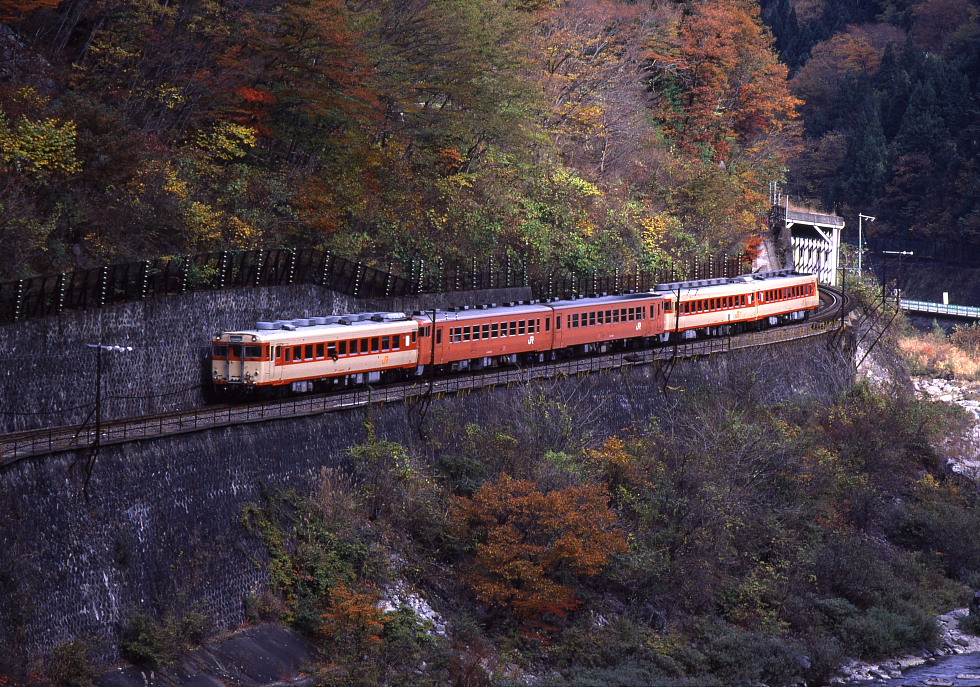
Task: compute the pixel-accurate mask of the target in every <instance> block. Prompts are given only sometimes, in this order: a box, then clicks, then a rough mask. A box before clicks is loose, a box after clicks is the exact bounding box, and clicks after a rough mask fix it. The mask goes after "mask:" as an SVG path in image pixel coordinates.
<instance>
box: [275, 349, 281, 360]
mask: <svg viewBox="0 0 980 687" xmlns="http://www.w3.org/2000/svg"><path fill="white" fill-rule="evenodd" d="M275 358H276V360H278V361H279V362H282V346H276V355H275Z"/></svg>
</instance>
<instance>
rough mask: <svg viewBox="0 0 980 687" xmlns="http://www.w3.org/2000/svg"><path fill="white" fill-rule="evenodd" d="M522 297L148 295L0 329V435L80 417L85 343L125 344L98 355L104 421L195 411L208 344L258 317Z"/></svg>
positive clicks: (89, 390)
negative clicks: (128, 349) (370, 298)
mask: <svg viewBox="0 0 980 687" xmlns="http://www.w3.org/2000/svg"><path fill="white" fill-rule="evenodd" d="M527 298H530V290H529V289H523V288H522V289H505V290H499V291H460V292H457V293H450V294H434V295H421V296H419V297H417V298H397V299H388V300H380V301H366V300H361V301H358V300H354V299H352V298H349V297H347V296H343V295H339V294H336V293H334V292H332V291H328V290H326V289H322V288H319V287H316V286H306V285H301V286H279V287H267V288H257V289H240V290H227V291H209V292H200V293H189V294H185V295H182V296H169V297H166V298H154V299H148V300H145V301H137V302H134V303H126V304H123V305H118V306H111V307H107V308H104V309H101V310H90V311H81V312H69V313H65V314H63V315H61V316H59V317H48V318H43V319H39V320H31V321H27V322H22V323H18V324H11V325H5V326H0V433H9V432H15V431H19V430H25V429H36V428H43V427H53V426H64V425H74V424H81V423H82V422H84V421H85V420H86V418H87V417H88V416H89V413H90V412H91V411H92V409H93V407H94V401H95V387H96V357H95V355H96V354H95V352H94V350H93V349H90V348H88V347H87V346H86V344H87V343H97V342H100V341H101V342H102V343H104V344H113V345H119V346H132V347H133V350H132V351H131V352H124V353H116V352H113V353H109V352H107V353H104V354H103V358H102V364H103V369H102V389H103V392H102V393H103V403H102V417H103V419H106V420H108V419H114V418H121V417H135V416H139V415H146V414H152V413H160V412H167V411H172V410H184V409H187V408H193V407H197V406H200V405H201V404H202V403H203V402H204V399H203V396H202V392H201V389H202V386H201V385H202V381H203V380H204V379H205V378H206V374H209V373H208V372H207V371H206V370H205V364H204V363H205V359H206V356H207V352H208V347H209V345H210V341H211V338H212V337H213V336H214V335H215V334H216V333H218V332H221V331H227V330H229V329H240V328H243V327H253V326H254V325H255V322H257V321H260V320H276V319H291V318H297V317H312V316H317V315H331V314H342V313H349V312H369V311H379V310H385V311H395V312H401V311H407V312H411V311H413V310H417V309H430V308H446V307H449V306H452V305H476V304H480V303H485V302H502V301H510V300H522V299H527Z"/></svg>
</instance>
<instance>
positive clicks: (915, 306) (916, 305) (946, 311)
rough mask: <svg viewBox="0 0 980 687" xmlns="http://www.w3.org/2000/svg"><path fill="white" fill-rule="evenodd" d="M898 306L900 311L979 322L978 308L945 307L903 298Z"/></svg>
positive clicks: (962, 306) (964, 306) (940, 304)
mask: <svg viewBox="0 0 980 687" xmlns="http://www.w3.org/2000/svg"><path fill="white" fill-rule="evenodd" d="M900 304H901V307H902V310H906V311H908V312H912V313H925V314H931V315H942V316H944V317H962V318H965V319H971V320H980V308H975V307H973V306H969V305H946V304H944V303H930V302H928V301H911V300H906V299H904V298H903V299H902V300H901V301H900Z"/></svg>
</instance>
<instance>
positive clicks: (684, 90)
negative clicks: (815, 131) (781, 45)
mask: <svg viewBox="0 0 980 687" xmlns="http://www.w3.org/2000/svg"><path fill="white" fill-rule="evenodd" d="M772 44H773V38H772V35H771V34H770V32H769V30H768V29H766V28H765V27H764V25H763V24H762V20H761V17H760V11H759V7H758V5H756V4H754V3H750V2H746V1H745V0H718V1H717V2H700V3H698V4H696V5H695V6H694V9H693V12H692V14H691V15H690V16H689V17H687V18H686V19H685V20H684V21H683V23H682V24H681V27H680V30H679V31H678V33H677V35H676V36H675V37H672V38H670V39H667V40H665V41H661V42H656V43H654V44H653V45H651V46H650V52H649V55H648V56H649V59H650V73H651V75H652V76H653V80H654V81H653V83H654V85H655V88H657V87H658V90H659V92H660V93H661V94H662V97H661V99H660V101H659V103H658V107H657V115H658V118H660V119H661V120H662V121H664V122H665V124H666V126H667V128H668V130H669V131H670V133H671V135H672V137H673V138H674V140H676V141H677V142H678V143H680V144H681V145H682V146H684V147H685V148H688V149H691V150H699V151H701V152H702V154H703V155H706V156H709V155H710V159H711V160H713V161H714V162H719V161H724V160H731V157H732V155H733V154H734V153H735V152H736V151H737V149H739V148H741V147H743V146H746V145H747V144H749V143H750V142H751V141H752V140H753V139H755V138H758V137H764V136H766V135H769V134H774V133H776V132H779V131H780V130H781V129H782V128H783V127H784V126H785V124H786V123H787V122H789V121H791V120H793V119H794V118H796V116H797V112H796V109H797V107H798V106H799V104H800V101H799V100H798V99H797V98H795V97H793V96H792V95H791V94H790V92H789V89H788V87H787V81H786V79H787V68H786V66H785V65H783V64H781V63H780V62H779V59H778V56H777V55H776V53H775V51H774V50H773V48H772Z"/></svg>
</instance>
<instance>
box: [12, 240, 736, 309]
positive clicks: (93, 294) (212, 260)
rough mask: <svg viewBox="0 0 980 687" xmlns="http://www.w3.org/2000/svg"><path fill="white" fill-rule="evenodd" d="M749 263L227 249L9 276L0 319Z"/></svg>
mask: <svg viewBox="0 0 980 687" xmlns="http://www.w3.org/2000/svg"><path fill="white" fill-rule="evenodd" d="M396 267H397V268H399V269H396ZM747 269H748V265H747V264H746V263H745V262H744V261H743V260H742V259H741V258H734V257H728V256H720V257H717V258H712V259H708V260H704V261H701V262H696V263H692V264H689V265H681V266H677V267H674V268H673V269H668V270H659V271H654V272H650V271H644V270H642V269H641V268H639V267H636V268H633V269H623V270H615V271H614V272H613V273H612V274H600V273H598V272H596V271H592V272H589V273H577V272H574V271H569V270H562V269H559V270H556V269H549V268H546V267H545V266H541V265H530V264H529V263H528V260H527V257H526V256H515V255H512V254H507V255H505V256H503V257H494V256H490V257H488V258H486V259H480V260H478V259H477V258H471V259H470V260H464V261H454V262H450V261H446V260H442V259H436V260H423V259H417V260H411V261H409V263H408V264H407V265H397V266H396V263H394V262H388V263H387V264H386V265H384V268H383V269H382V268H379V267H375V266H371V265H366V264H364V263H363V262H356V261H354V260H350V259H347V258H344V257H341V256H338V255H334V254H332V253H330V252H323V251H319V250H315V249H289V248H278V249H271V250H247V251H222V252H218V253H203V254H199V255H192V256H168V257H163V258H157V259H155V260H143V261H139V262H127V263H117V264H114V265H107V266H103V267H98V268H93V269H88V270H79V271H76V272H63V273H61V274H55V275H47V276H39V277H32V278H28V279H19V280H16V281H8V282H4V283H0V324H8V323H12V322H21V321H24V320H29V319H34V318H39V317H47V316H51V315H57V314H60V313H62V312H65V311H68V310H85V309H95V308H102V307H105V306H107V305H112V304H117V303H124V302H130V301H137V300H142V299H146V298H152V297H157V296H165V295H176V294H183V293H187V292H190V291H207V290H217V289H229V288H247V287H260V286H282V285H289V284H312V285H316V286H322V287H326V288H329V289H331V290H334V291H337V292H339V293H343V294H346V295H349V296H353V297H355V298H374V299H378V298H393V297H405V296H415V295H419V294H423V293H446V292H453V291H476V290H483V289H505V288H516V287H529V288H530V289H531V293H532V297H533V298H542V299H543V298H567V297H571V296H574V295H579V294H595V293H614V292H623V291H648V290H651V289H652V288H653V287H654V285H655V284H657V283H663V282H673V281H681V280H691V279H713V278H726V277H734V276H737V275H738V274H744V273H745V272H746V271H747ZM399 272H400V273H399Z"/></svg>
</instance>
